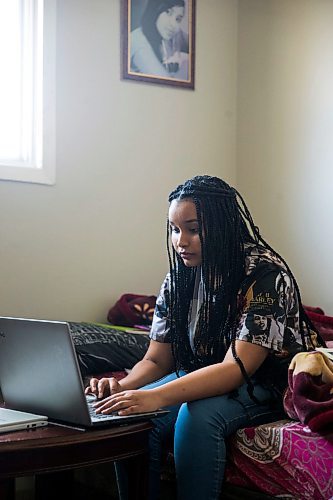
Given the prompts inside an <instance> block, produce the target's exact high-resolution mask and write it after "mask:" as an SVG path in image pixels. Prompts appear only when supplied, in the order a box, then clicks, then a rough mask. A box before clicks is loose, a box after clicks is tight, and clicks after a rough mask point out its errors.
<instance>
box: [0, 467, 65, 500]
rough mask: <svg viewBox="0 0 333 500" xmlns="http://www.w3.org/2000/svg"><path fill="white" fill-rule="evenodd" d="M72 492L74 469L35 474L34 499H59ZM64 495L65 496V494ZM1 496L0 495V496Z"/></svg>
mask: <svg viewBox="0 0 333 500" xmlns="http://www.w3.org/2000/svg"><path fill="white" fill-rule="evenodd" d="M65 493H66V495H69V496H71V495H72V494H73V493H74V471H73V470H65V471H60V472H52V473H51V472H50V473H49V472H48V473H43V474H37V475H36V476H35V500H45V499H46V498H47V500H59V498H63V497H64V495H65ZM66 495H65V496H66ZM0 498H1V497H0Z"/></svg>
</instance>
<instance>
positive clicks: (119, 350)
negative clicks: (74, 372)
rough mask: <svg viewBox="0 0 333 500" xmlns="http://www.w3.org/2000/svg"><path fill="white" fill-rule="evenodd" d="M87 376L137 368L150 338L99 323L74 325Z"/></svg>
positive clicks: (72, 325) (81, 366)
mask: <svg viewBox="0 0 333 500" xmlns="http://www.w3.org/2000/svg"><path fill="white" fill-rule="evenodd" d="M70 327H71V335H72V339H73V343H74V346H75V350H76V353H77V356H78V360H79V365H80V370H81V373H82V375H83V376H85V375H88V374H91V373H94V374H98V373H103V372H111V371H121V370H124V369H125V368H133V366H134V365H135V364H136V363H137V362H138V361H140V359H142V357H143V356H144V354H145V352H146V351H147V348H148V344H149V337H148V335H145V334H138V333H131V332H129V331H123V330H119V329H117V327H112V326H110V325H101V324H96V323H70Z"/></svg>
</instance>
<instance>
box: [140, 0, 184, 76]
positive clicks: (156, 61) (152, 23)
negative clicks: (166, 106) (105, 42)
mask: <svg viewBox="0 0 333 500" xmlns="http://www.w3.org/2000/svg"><path fill="white" fill-rule="evenodd" d="M184 15H185V2H184V0H148V3H147V6H146V8H145V11H144V13H143V16H142V20H141V26H140V27H138V28H136V29H135V30H133V31H132V32H131V38H130V48H131V69H132V71H134V72H139V73H146V74H149V75H155V76H159V77H168V78H170V77H172V78H179V79H187V78H188V52H189V41H188V34H187V33H185V32H184V31H183V30H182V22H183V18H184Z"/></svg>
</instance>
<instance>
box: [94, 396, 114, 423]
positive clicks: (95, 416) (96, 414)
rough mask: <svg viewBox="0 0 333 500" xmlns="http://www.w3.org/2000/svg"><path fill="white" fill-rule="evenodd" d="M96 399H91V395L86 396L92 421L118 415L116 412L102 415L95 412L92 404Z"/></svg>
mask: <svg viewBox="0 0 333 500" xmlns="http://www.w3.org/2000/svg"><path fill="white" fill-rule="evenodd" d="M95 401H96V399H93V400H92V399H91V396H88V397H87V404H88V410H89V415H90V418H91V420H92V421H94V420H95V421H96V420H108V419H110V417H114V416H118V413H117V412H113V413H109V414H108V415H103V414H102V413H96V410H95V408H94V406H93V404H94V402H95Z"/></svg>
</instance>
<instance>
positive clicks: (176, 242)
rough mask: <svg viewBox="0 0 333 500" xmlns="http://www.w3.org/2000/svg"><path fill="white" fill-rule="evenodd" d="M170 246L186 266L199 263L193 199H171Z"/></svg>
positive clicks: (198, 240)
mask: <svg viewBox="0 0 333 500" xmlns="http://www.w3.org/2000/svg"><path fill="white" fill-rule="evenodd" d="M169 224H170V231H171V241H172V246H173V248H174V249H175V251H176V252H177V253H178V255H180V257H181V258H182V260H183V262H184V264H185V266H186V267H195V266H199V265H200V264H201V242H200V236H199V222H198V217H197V210H196V207H195V204H194V203H193V201H190V200H181V201H176V200H173V201H172V202H171V204H170V207H169Z"/></svg>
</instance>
